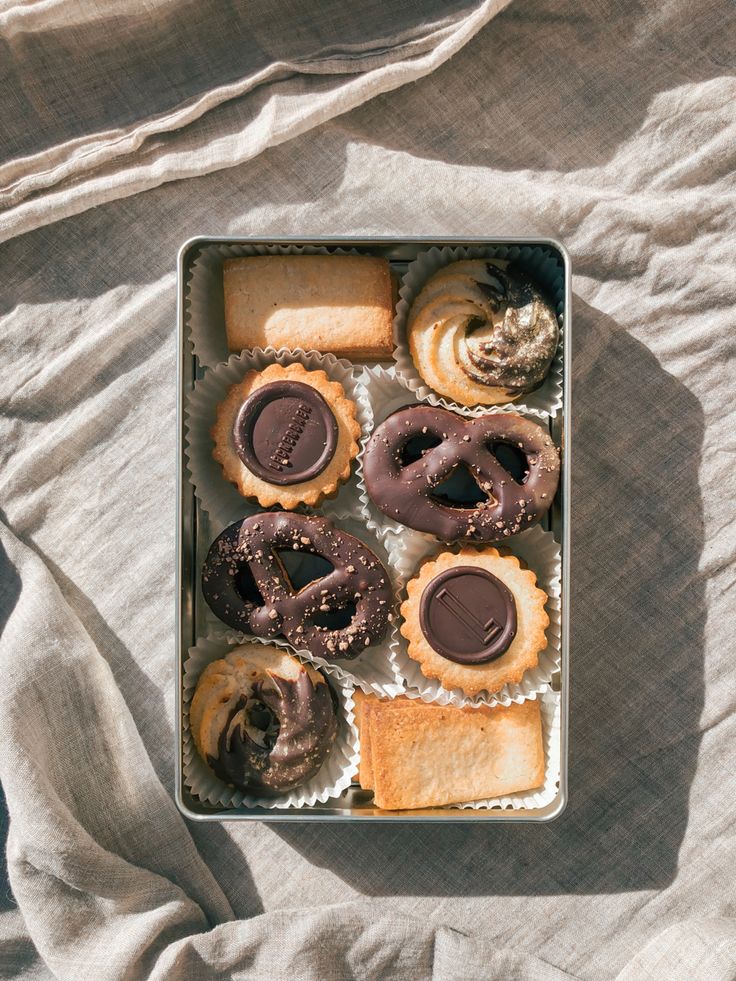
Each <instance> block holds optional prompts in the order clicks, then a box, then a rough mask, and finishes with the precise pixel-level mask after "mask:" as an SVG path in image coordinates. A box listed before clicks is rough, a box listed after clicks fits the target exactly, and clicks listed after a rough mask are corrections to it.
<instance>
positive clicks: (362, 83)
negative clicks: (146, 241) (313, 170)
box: [0, 0, 510, 241]
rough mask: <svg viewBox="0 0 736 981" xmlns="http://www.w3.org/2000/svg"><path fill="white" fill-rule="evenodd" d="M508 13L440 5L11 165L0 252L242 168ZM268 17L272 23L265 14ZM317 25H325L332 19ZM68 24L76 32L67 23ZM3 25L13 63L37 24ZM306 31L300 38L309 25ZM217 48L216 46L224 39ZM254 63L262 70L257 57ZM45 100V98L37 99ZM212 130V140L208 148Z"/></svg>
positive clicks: (14, 21) (438, 58)
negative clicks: (106, 206) (393, 26)
mask: <svg viewBox="0 0 736 981" xmlns="http://www.w3.org/2000/svg"><path fill="white" fill-rule="evenodd" d="M509 2H510V0H483V2H480V3H477V5H475V6H471V8H470V9H469V10H468V9H463V8H462V7H461V8H460V9H459V10H458V9H455V10H454V11H453V10H452V9H451V8H450V7H447V6H446V5H444V7H443V5H441V4H439V5H437V6H436V7H434V8H433V7H432V6H427V7H426V9H423V10H422V18H421V20H418V21H417V22H416V23H414V24H412V25H409V26H405V27H404V29H403V30H399V31H398V33H397V34H396V35H394V36H391V35H389V34H386V35H385V36H379V37H377V38H376V39H375V40H369V41H362V42H361V43H353V44H350V43H347V44H344V43H343V45H340V44H339V43H337V44H332V45H327V46H325V47H322V48H319V49H317V50H316V51H315V52H314V53H311V54H309V55H305V56H303V57H301V58H291V59H283V58H278V57H276V58H272V59H270V60H267V63H266V64H264V65H263V66H262V67H261V68H260V69H259V70H257V71H255V72H253V73H252V74H246V75H242V76H240V77H238V78H236V79H235V80H234V81H228V82H227V83H226V84H223V85H220V86H214V87H213V88H211V89H209V90H205V91H203V92H200V93H198V94H197V95H196V96H192V97H191V98H189V99H188V100H185V101H184V102H182V103H181V104H179V105H175V106H171V107H170V108H168V109H167V110H166V111H162V112H160V113H158V114H155V115H153V116H151V117H146V118H140V119H135V120H133V121H131V122H130V123H129V124H128V125H126V126H124V127H116V128H113V129H101V130H100V131H97V132H89V133H85V134H83V135H78V136H76V137H72V138H70V139H67V140H63V141H62V142H60V143H57V144H51V145H46V146H44V147H43V148H42V149H41V150H38V151H37V152H35V153H34V154H31V155H25V156H23V155H21V156H20V157H14V158H13V159H11V160H9V161H8V162H6V163H5V164H0V241H5V240H6V239H8V238H12V237H13V236H15V235H19V234H22V233H24V232H27V231H29V230H30V229H33V228H37V227H39V225H45V224H48V223H49V222H52V221H58V220H59V219H60V218H64V217H68V216H70V215H73V214H78V213H79V212H80V211H84V210H86V209H87V208H90V207H95V206H96V205H99V204H101V203H103V202H105V201H111V200H114V199H116V198H121V197H127V196H129V195H131V194H136V193H139V192H141V191H144V190H147V189H149V188H152V187H157V186H159V185H160V184H162V183H164V182H166V181H171V180H178V179H181V178H185V177H194V176H198V175H201V174H208V173H212V172H213V171H216V170H221V169H225V168H227V167H233V166H235V165H236V164H239V163H243V162H244V161H246V160H249V159H251V158H252V157H254V156H256V155H257V154H258V153H260V152H262V151H263V150H265V149H266V148H267V147H269V146H274V145H277V144H279V143H283V142H285V141H287V140H289V139H291V138H293V137H294V136H297V135H299V134H301V133H304V132H306V131H307V130H308V129H310V128H312V127H313V126H316V125H319V124H321V123H324V122H325V121H326V120H328V119H331V118H333V117H334V116H338V115H341V114H342V113H345V112H348V111H349V110H350V109H353V108H355V107H356V106H358V105H360V104H362V103H363V102H365V101H367V100H369V99H372V98H374V97H375V96H377V95H380V94H382V93H384V92H389V91H391V90H392V89H395V88H398V87H400V86H402V85H405V84H407V83H408V82H411V81H414V80H416V79H418V78H422V77H423V76H425V75H427V74H429V73H430V72H432V71H434V70H435V69H436V68H437V67H438V66H439V65H441V64H442V63H443V62H444V61H446V60H447V59H448V58H450V57H452V55H453V54H454V53H455V52H456V51H458V50H459V49H460V48H461V47H462V46H463V45H464V44H465V43H467V41H468V40H470V38H472V37H473V36H474V35H475V34H476V33H477V32H478V31H479V30H480V28H481V27H482V26H483V25H484V24H486V23H487V22H488V21H489V20H490V19H491V18H492V17H493V16H494V15H495V14H497V13H498V12H499V11H500V10H502V9H503V8H504V7H505V6H507V4H508V3H509ZM341 6H344V5H341ZM391 10H392V5H391V4H389V5H380V4H379V5H378V7H377V9H376V10H374V11H372V12H371V11H370V10H364V11H363V12H362V16H363V17H364V18H365V24H366V27H367V26H368V24H369V23H371V21H370V15H371V13H373V21H374V24H373V29H374V30H376V29H380V28H386V29H388V25H389V23H390V16H391ZM395 13H396V12H395ZM433 14H434V15H435V17H434V20H433V19H432V15H433ZM294 15H295V14H294V10H292V8H291V6H290V5H286V6H285V8H284V9H283V10H282V11H281V13H280V15H279V16H280V18H281V20H276V21H274V23H273V24H272V25H271V31H272V36H273V37H274V38H278V37H279V35H281V36H283V37H288V36H289V32H290V31H293V28H294V25H292V24H290V23H289V18H290V17H292V18H293V17H294ZM270 16H271V17H272V18H273V17H274V11H273V8H271V14H270ZM302 16H303V15H302ZM322 16H323V17H324V18H325V19H326V21H327V22H329V21H330V11H329V10H327V9H325V10H324V11H323V12H322ZM335 16H337V13H336V12H335ZM68 17H69V19H70V20H72V21H73V12H71V11H70V12H68ZM5 19H6V23H5V25H4V27H5V32H6V36H7V37H9V38H10V42H11V43H10V50H11V51H13V50H14V49H15V47H16V45H14V44H13V43H12V42H13V38H14V36H15V34H20V33H22V32H32V30H33V28H34V27H35V28H36V29H37V30H38V31H39V32H43V30H44V25H43V23H42V22H39V21H38V20H35V19H33V18H31V17H28V16H21V15H20V14H19V13H18V11H11V12H10V13H9V14H6V18H5ZM25 21H28V23H24V22H25ZM308 21H309V18H307V22H308ZM387 21H388V23H387ZM14 25H15V26H14ZM302 26H303V27H304V28H305V32H307V29H306V23H305V24H304V25H302ZM140 28H141V25H140V23H139V22H138V21H137V20H135V19H133V20H132V22H131V24H127V36H125V40H126V41H127V43H128V44H129V45H130V57H131V59H132V60H133V64H135V63H136V62H135V59H136V58H137V57H139V55H138V54H137V52H136V45H137V44H138V43H139V39H138V38H137V37H136V29H138V30H140ZM176 29H177V31H178V32H180V34H181V43H182V46H183V47H184V48H185V49H186V48H187V47H190V46H191V45H192V44H193V43H197V42H194V41H193V39H192V37H191V36H188V34H187V32H188V24H187V18H186V16H184V17H183V22H182V23H180V24H177V28H176ZM221 29H222V28H221ZM80 33H81V32H80ZM218 42H219V44H220V45H222V39H221V38H218ZM198 43H205V39H202V40H200V41H199V42H198ZM281 46H282V47H283V46H285V45H284V44H283V43H282V45H281ZM225 51H226V52H227V54H228V55H229V57H231V58H232V59H233V68H235V69H236V66H237V67H239V65H238V58H237V45H236V44H233V46H232V48H227V47H226V48H225ZM260 55H261V58H263V52H260ZM143 77H145V75H143ZM49 84H50V85H53V80H50V82H49ZM52 91H53V89H52ZM151 96H152V98H154V93H153V92H152V93H151ZM47 97H48V96H47V94H46V93H43V92H41V91H39V92H38V93H36V95H35V99H44V98H47ZM28 108H32V107H31V106H29V107H28ZM118 108H119V110H123V109H127V107H123V106H120V107H118ZM141 111H143V107H142V106H141ZM57 128H58V124H57ZM213 130H216V131H217V138H216V139H214V140H213V139H212V133H213Z"/></svg>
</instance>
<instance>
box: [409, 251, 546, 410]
mask: <svg viewBox="0 0 736 981" xmlns="http://www.w3.org/2000/svg"><path fill="white" fill-rule="evenodd" d="M503 265H504V263H499V262H498V260H493V261H491V260H485V259H466V260H461V261H459V262H452V263H450V264H449V265H447V266H444V267H443V268H442V269H440V270H439V271H438V272H436V273H435V274H434V275H433V276H432V277H431V278H430V279H429V280H428V281H427V282H426V283H425V285H424V287H423V288H422V290H421V291H420V292H419V294H418V295H417V297H416V298H415V300H414V302H413V303H412V306H411V310H410V311H409V320H408V325H407V341H408V344H409V351H410V352H411V356H412V359H413V361H414V364H415V366H416V369H417V371H418V372H419V374H420V375H421V376H422V378H423V379H424V381H425V382H426V383H427V385H429V386H430V387H431V388H433V389H434V390H435V391H436V392H438V393H439V394H440V395H444V396H446V397H447V398H450V399H453V400H454V401H455V402H457V403H459V404H460V405H468V406H470V405H501V404H504V403H507V402H513V401H514V400H515V399H518V398H519V397H520V396H521V395H524V394H525V393H527V392H532V391H534V389H535V388H538V387H539V386H540V385H541V383H542V382H543V381H544V378H545V376H546V374H547V372H548V371H549V367H550V365H551V363H552V359H553V357H554V355H555V351H556V350H557V344H558V340H559V327H558V324H557V317H556V315H555V311H554V309H553V308H552V306H551V304H550V303H549V302H548V301H547V300H546V299H545V297H544V296H543V295H542V294H541V292H540V291H539V289H538V288H537V287H536V285H535V284H534V283H532V281H531V280H530V279H528V278H527V277H526V276H525V275H524V274H523V273H522V272H521V271H518V270H516V269H515V268H514V267H513V266H509V267H508V268H506V269H504V268H502V266H503Z"/></svg>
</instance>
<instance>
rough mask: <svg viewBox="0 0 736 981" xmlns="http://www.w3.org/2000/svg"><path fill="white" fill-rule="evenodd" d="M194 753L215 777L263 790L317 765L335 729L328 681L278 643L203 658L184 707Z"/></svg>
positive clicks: (285, 787) (296, 779)
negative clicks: (209, 659) (202, 666)
mask: <svg viewBox="0 0 736 981" xmlns="http://www.w3.org/2000/svg"><path fill="white" fill-rule="evenodd" d="M189 723H190V726H191V730H192V736H193V738H194V744H195V746H196V747H197V752H198V753H199V755H200V756H201V757H202V759H203V760H204V761H205V763H206V764H207V765H208V766H209V768H210V769H211V770H212V771H213V773H214V774H215V775H216V776H218V777H219V778H220V779H221V780H223V781H224V782H225V783H227V784H228V785H231V786H235V787H240V788H241V789H244V790H251V791H255V792H256V793H258V794H261V795H264V796H271V795H275V794H280V793H285V792H286V791H289V790H293V789H294V787H297V786H299V784H302V783H304V782H305V781H306V780H308V779H309V778H310V777H312V776H314V774H315V773H317V771H318V770H319V769H320V767H321V766H322V764H323V763H324V761H325V759H326V758H327V755H328V754H329V752H330V750H331V748H332V745H333V743H334V741H335V736H336V734H337V719H336V716H335V705H334V701H333V697H332V693H331V691H330V688H329V685H328V684H327V682H326V681H325V679H324V677H323V676H322V675H321V674H320V672H319V671H317V669H316V668H313V667H311V666H310V665H308V664H302V663H301V662H300V661H298V660H297V659H296V658H295V657H292V656H291V655H290V654H287V653H286V652H285V651H283V650H280V649H279V648H277V647H268V646H264V645H262V644H243V645H242V646H240V647H236V648H234V649H233V650H231V651H229V652H228V653H227V654H226V655H225V657H224V658H221V659H220V660H218V661H213V662H212V664H208V665H207V667H206V668H205V669H204V671H203V672H202V674H201V675H200V678H199V681H198V682H197V687H196V690H195V692H194V697H193V698H192V704H191V707H190V710H189Z"/></svg>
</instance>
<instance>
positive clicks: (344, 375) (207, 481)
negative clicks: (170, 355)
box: [184, 347, 373, 527]
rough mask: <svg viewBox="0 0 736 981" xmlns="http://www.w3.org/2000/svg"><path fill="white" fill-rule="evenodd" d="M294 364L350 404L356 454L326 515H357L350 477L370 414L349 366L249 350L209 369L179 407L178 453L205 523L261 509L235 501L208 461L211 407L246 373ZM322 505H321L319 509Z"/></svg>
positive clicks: (330, 358)
mask: <svg viewBox="0 0 736 981" xmlns="http://www.w3.org/2000/svg"><path fill="white" fill-rule="evenodd" d="M295 363H297V364H301V365H303V366H304V367H305V368H307V369H309V370H312V371H314V370H322V371H324V372H325V373H326V374H327V376H328V377H329V378H330V379H331V380H332V381H337V382H339V383H340V384H341V385H342V387H343V388H344V389H345V395H346V396H347V397H348V398H349V399H351V401H353V402H354V403H355V407H356V418H357V420H358V422H359V424H360V430H361V435H360V438H359V440H358V443H359V446H360V450H359V453H358V457H357V459H356V460H354V461H353V464H352V474H351V477H350V479H349V480H347V481H346V482H345V483H343V484H341V485H340V487H339V488H338V492H337V495H336V497H334V498H333V499H332V500H331V502H330V508H329V510H331V511H334V510H335V509H336V510H338V511H340V512H353V513H354V512H356V511H359V510H360V507H361V504H360V499H359V486H360V485H359V481H358V478H357V476H356V474H357V471H358V470H359V469H360V470H362V457H363V449H364V448H365V442H366V440H367V439H368V436H369V435H370V432H371V428H372V424H373V413H372V411H371V405H370V400H369V398H368V393H367V392H366V390H365V388H364V387H363V385H362V384H360V382H359V381H358V380H357V377H356V374H357V373H356V371H355V369H354V368H353V365H352V364H351V363H350V362H349V361H346V360H345V359H343V358H340V359H338V358H336V357H335V356H334V355H333V354H319V353H318V352H317V351H302V350H293V351H292V350H287V349H286V348H280V349H279V350H276V349H275V348H272V347H270V348H269V347H267V348H252V349H251V350H249V351H243V352H242V354H234V355H232V357H231V358H230V359H229V360H228V361H226V362H224V363H222V364H219V365H218V366H217V367H216V368H210V369H209V370H208V371H207V372H206V373H205V376H204V378H201V379H200V380H199V381H197V382H196V383H195V386H194V389H193V391H191V392H190V393H188V395H187V396H186V400H185V405H184V419H185V434H184V439H185V443H184V453H185V456H186V461H187V469H188V471H189V474H190V479H191V482H192V485H193V487H194V492H195V494H196V495H197V497H198V498H199V502H200V504H201V505H202V507H203V508H204V510H205V511H206V512H207V513H208V514H209V516H210V518H211V519H213V520H214V521H215V522H218V523H220V524H222V525H223V527H224V526H225V525H226V524H229V523H230V522H231V521H235V520H236V519H237V518H242V517H245V516H246V515H250V514H255V513H256V511H260V510H263V509H262V508H261V507H260V505H258V503H257V502H255V501H251V500H246V498H244V497H242V496H241V494H240V492H239V491H238V489H237V487H236V486H235V485H234V484H232V483H231V482H230V481H229V480H226V479H225V476H224V474H223V472H222V467H221V466H220V464H219V463H218V462H217V460H215V459H214V457H213V456H212V450H213V449H214V445H215V444H214V441H213V439H212V436H211V434H210V430H211V429H212V426H213V425H214V422H215V413H216V410H217V406H218V404H219V403H220V402H222V401H223V399H224V398H225V397H226V395H227V392H228V389H229V388H230V386H231V385H235V384H237V383H238V382H240V381H242V380H243V378H244V377H245V376H246V375H247V373H248V372H249V371H252V370H256V371H263V370H264V369H265V368H267V367H268V366H269V365H271V364H280V365H282V366H286V365H289V364H295ZM327 503H328V502H323V505H322V506H321V507H320V510H322V509H324V505H325V504H327Z"/></svg>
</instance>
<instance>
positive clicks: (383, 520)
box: [355, 365, 540, 546]
mask: <svg viewBox="0 0 736 981" xmlns="http://www.w3.org/2000/svg"><path fill="white" fill-rule="evenodd" d="M361 380H362V383H363V387H364V388H365V390H366V392H367V393H368V399H369V401H370V404H371V411H372V413H373V431H374V432H375V430H376V429H377V428H378V426H380V425H381V423H382V422H384V420H386V419H388V417H389V416H390V415H391V414H392V413H394V412H396V411H397V410H398V409H403V408H405V407H406V406H410V405H421V404H422V402H421V400H420V399H419V398H418V397H417V394H416V392H413V391H412V390H411V389H410V388H409V387H408V386H407V384H406V383H405V382H404V381H403V380H402V379H401V378H400V377H399V375H398V373H397V371H396V369H395V368H394V367H393V366H391V367H388V368H385V367H383V366H382V365H374V366H372V367H370V368H366V369H365V370H364V371H363V374H362V375H361ZM499 413H510V414H514V415H523V413H522V412H521V410H520V407H519V406H518V405H516V404H515V403H513V402H512V403H510V404H509V405H498V406H495V407H494V408H493V414H499ZM489 414H491V410H490V409H488V410H487V411H485V412H480V413H478V414H477V417H480V416H481V415H489ZM534 421H535V422H539V421H540V420H539V416H538V415H537V416H536V417H535V419H534ZM355 480H356V485H357V490H358V497H359V499H360V504H361V508H362V511H363V514H364V516H365V518H366V520H367V521H368V522H372V523H373V524H374V525H375V526H376V528H377V529H378V533H379V534H381V535H384V534H386V532H390V533H391V534H392V535H402V536H403V535H406V536H408V538H409V539H414V538H418V539H420V540H422V541H426V542H429V543H432V544H434V545H435V546H436V543H437V537H436V536H435V535H430V534H427V533H426V532H422V531H416V530H415V529H414V528H407V527H406V525H402V524H401V523H400V522H398V521H393V520H392V519H391V518H390V517H389V516H388V515H387V514H386V513H385V512H383V511H381V510H380V509H379V508H378V507H377V506H376V505H375V503H374V502H373V500H372V498H371V496H370V494H369V493H368V488H367V487H366V484H365V473H364V469H363V453H361V462H360V467H358V468H357V469H356V474H355Z"/></svg>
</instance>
